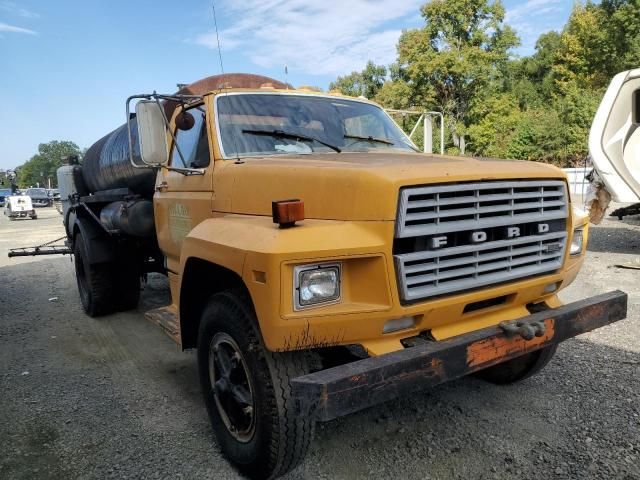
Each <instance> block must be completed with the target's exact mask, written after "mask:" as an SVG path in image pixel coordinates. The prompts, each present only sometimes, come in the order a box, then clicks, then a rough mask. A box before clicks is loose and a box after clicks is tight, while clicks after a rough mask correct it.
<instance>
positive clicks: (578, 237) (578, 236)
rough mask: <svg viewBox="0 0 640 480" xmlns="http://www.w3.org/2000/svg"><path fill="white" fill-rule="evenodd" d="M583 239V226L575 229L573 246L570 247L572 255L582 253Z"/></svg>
mask: <svg viewBox="0 0 640 480" xmlns="http://www.w3.org/2000/svg"><path fill="white" fill-rule="evenodd" d="M583 239H584V237H583V235H582V228H578V229H575V230H574V231H573V239H572V240H571V248H570V249H569V254H570V255H580V254H581V253H582V244H583Z"/></svg>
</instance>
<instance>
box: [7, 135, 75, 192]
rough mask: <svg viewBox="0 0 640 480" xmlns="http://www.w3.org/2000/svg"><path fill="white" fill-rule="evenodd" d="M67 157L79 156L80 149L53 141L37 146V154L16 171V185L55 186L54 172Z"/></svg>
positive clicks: (64, 142) (63, 142) (67, 143)
mask: <svg viewBox="0 0 640 480" xmlns="http://www.w3.org/2000/svg"><path fill="white" fill-rule="evenodd" d="M69 155H80V148H78V146H77V145H76V144H75V143H73V142H70V141H68V140H63V141H58V140H53V141H51V142H48V143H41V144H40V145H38V153H37V154H35V155H34V156H33V157H31V158H30V159H29V160H28V161H27V162H26V163H25V164H24V165H22V166H21V167H20V168H19V170H18V184H19V185H20V187H23V188H24V187H30V186H35V185H37V184H40V185H41V186H44V185H47V182H48V179H51V185H52V186H53V185H56V184H57V178H56V170H57V169H58V168H59V167H60V166H61V165H62V158H63V157H66V156H69Z"/></svg>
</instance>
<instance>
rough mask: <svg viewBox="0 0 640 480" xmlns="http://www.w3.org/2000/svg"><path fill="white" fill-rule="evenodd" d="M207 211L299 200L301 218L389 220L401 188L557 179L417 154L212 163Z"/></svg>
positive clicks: (502, 164)
mask: <svg viewBox="0 0 640 480" xmlns="http://www.w3.org/2000/svg"><path fill="white" fill-rule="evenodd" d="M215 168H219V169H220V170H219V171H218V172H217V175H216V177H217V180H216V182H215V183H216V185H215V187H214V210H216V211H218V212H224V213H237V214H248V215H269V216H270V215H271V202H272V201H276V200H288V199H300V200H303V201H304V208H305V217H306V218H314V219H327V220H360V221H368V220H371V221H381V220H395V218H396V212H397V206H398V193H399V191H400V188H401V187H405V186H418V185H430V184H438V183H451V182H467V181H482V180H499V179H535V178H556V179H557V178H563V179H564V178H565V175H564V173H563V172H562V171H561V170H560V169H558V168H556V167H553V166H551V165H545V164H541V163H535V162H527V161H518V160H497V159H481V158H470V157H452V156H444V155H427V154H418V153H395V152H394V153H383V152H379V153H339V154H338V153H336V154H314V155H304V156H279V157H263V158H244V159H241V161H240V162H234V161H231V160H225V161H221V162H217V163H216V167H215Z"/></svg>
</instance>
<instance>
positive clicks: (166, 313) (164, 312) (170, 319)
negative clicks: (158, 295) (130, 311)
mask: <svg viewBox="0 0 640 480" xmlns="http://www.w3.org/2000/svg"><path fill="white" fill-rule="evenodd" d="M144 316H145V317H146V318H147V320H149V321H151V322H153V323H155V324H156V325H158V326H160V328H162V330H163V331H164V333H166V334H167V335H168V336H169V338H171V340H173V341H174V342H176V343H177V344H178V345H180V344H181V341H180V329H179V328H178V312H177V311H176V308H175V307H174V306H173V305H167V306H166V307H160V308H154V309H153V310H149V311H148V312H146V313H145V314H144Z"/></svg>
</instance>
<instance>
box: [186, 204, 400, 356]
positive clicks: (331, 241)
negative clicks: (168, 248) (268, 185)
mask: <svg viewBox="0 0 640 480" xmlns="http://www.w3.org/2000/svg"><path fill="white" fill-rule="evenodd" d="M392 237H393V222H386V221H381V222H350V221H336V220H312V219H310V220H305V221H303V222H299V223H298V225H296V226H295V227H292V228H288V229H280V228H278V226H277V225H275V224H274V223H273V221H272V219H271V217H267V216H253V215H225V216H222V217H217V218H211V219H208V220H205V221H203V222H201V223H200V224H199V225H198V226H196V227H195V228H194V229H193V230H192V231H191V232H190V233H189V234H188V235H187V237H185V239H184V240H183V244H182V254H181V258H180V271H179V273H180V274H181V275H180V279H181V280H182V278H185V277H184V274H185V267H186V265H187V262H188V261H189V259H192V258H198V259H200V260H204V261H207V262H210V263H212V264H215V265H218V266H221V267H224V268H225V269H227V270H229V271H232V272H234V273H236V274H237V275H238V277H240V278H241V279H242V282H243V283H244V285H245V286H246V288H247V290H248V292H249V294H250V296H251V300H252V302H253V306H254V308H255V311H256V315H257V318H258V322H259V324H260V330H261V332H262V336H263V339H264V341H265V344H266V346H267V348H268V349H270V350H272V351H274V350H281V349H287V347H286V342H287V341H289V340H288V339H289V337H290V336H293V337H295V338H298V337H301V336H304V335H305V334H308V338H309V341H310V342H311V343H313V341H314V339H324V338H328V336H329V335H330V333H329V331H328V330H330V329H325V328H324V327H321V326H319V327H320V328H319V329H316V327H315V326H314V325H311V324H310V323H309V322H308V321H307V320H308V319H309V318H310V317H317V316H318V315H319V314H321V313H320V312H318V311H317V310H314V309H309V310H308V311H305V312H297V313H295V314H293V315H292V314H291V313H289V310H290V309H291V305H290V304H291V303H292V302H291V298H292V294H293V290H292V288H293V285H292V281H291V275H292V271H293V267H292V266H293V265H294V264H297V263H314V262H324V261H330V260H335V259H338V260H339V261H341V262H343V264H344V266H345V275H348V274H349V269H348V268H346V267H347V264H348V263H351V262H356V263H357V265H354V268H355V267H358V268H361V270H358V272H359V273H358V276H360V275H365V276H366V272H371V273H375V274H374V275H369V276H368V278H370V279H375V280H376V281H377V287H375V288H372V289H371V292H370V295H371V296H372V297H374V296H375V297H376V298H375V299H373V298H371V299H365V298H364V297H365V296H368V295H369V294H367V295H359V296H354V298H349V299H345V304H343V305H336V306H333V307H326V308H324V309H323V310H322V313H324V314H332V313H337V311H338V310H340V313H342V314H345V313H349V312H351V313H354V314H356V313H357V312H361V311H365V310H367V311H370V310H371V309H375V310H384V309H388V308H389V307H390V303H391V295H392V292H391V288H390V285H389V274H390V272H392V271H393V265H392V264H387V261H388V260H389V258H390V257H388V256H385V248H386V247H388V245H389V244H390V243H389V242H388V241H385V239H388V238H392ZM368 268H370V269H372V270H366V269H368ZM353 271H354V272H355V270H353ZM345 281H346V279H345ZM361 283H368V280H365V281H364V282H361ZM350 294H351V295H355V293H354V292H353V291H352V293H350ZM368 300H370V301H368ZM283 309H284V310H283ZM334 309H335V310H336V312H333V310H334ZM332 328H333V327H332ZM310 333H313V335H311V334H310ZM332 335H333V336H335V334H332ZM302 346H303V345H297V347H298V348H301V347H302Z"/></svg>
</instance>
